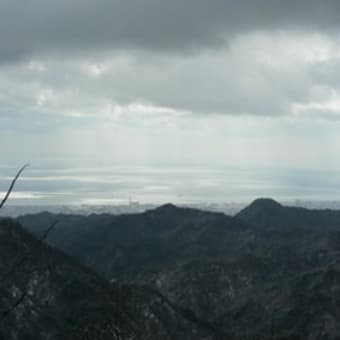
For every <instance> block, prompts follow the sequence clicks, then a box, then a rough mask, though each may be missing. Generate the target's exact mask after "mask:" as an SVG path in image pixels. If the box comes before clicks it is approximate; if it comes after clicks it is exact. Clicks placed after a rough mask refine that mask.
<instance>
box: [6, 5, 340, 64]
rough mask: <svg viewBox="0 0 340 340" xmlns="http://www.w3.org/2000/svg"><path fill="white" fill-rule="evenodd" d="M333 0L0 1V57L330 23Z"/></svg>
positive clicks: (174, 44) (173, 45)
mask: <svg viewBox="0 0 340 340" xmlns="http://www.w3.org/2000/svg"><path fill="white" fill-rule="evenodd" d="M339 14H340V2H339V1H337V0H328V1H320V0H308V1H307V0H294V1H293V0H289V1H282V0H248V1H244V0H243V1H242V0H239V1H234V0H210V1H208V0H171V1H163V0H135V1H133V0H111V1H110V0H98V1H90V0H56V1H48V2H47V1H45V0H30V1H25V2H21V1H13V0H0V42H1V45H0V59H2V60H3V61H12V60H15V59H17V58H20V57H23V56H25V55H28V54H31V53H38V52H40V51H46V50H51V49H53V50H57V51H58V50H62V51H64V50H69V49H75V50H77V49H92V48H101V47H102V48H136V49H148V50H149V49H151V50H159V51H165V52H167V51H168V52H169V51H174V52H176V53H178V52H194V51H195V50H199V49H201V48H210V47H217V46H219V45H221V44H223V43H225V42H226V41H227V40H228V38H230V37H232V36H234V35H235V34H238V33H244V32H248V31H253V30H273V29H274V30H275V29H302V30H318V31H320V30H321V31H324V30H332V29H334V28H336V26H337V24H338V18H339Z"/></svg>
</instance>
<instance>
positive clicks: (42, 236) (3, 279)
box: [0, 220, 59, 283]
mask: <svg viewBox="0 0 340 340" xmlns="http://www.w3.org/2000/svg"><path fill="white" fill-rule="evenodd" d="M58 223H59V221H58V220H56V221H54V222H53V223H52V224H51V225H50V227H48V228H47V229H46V231H44V233H43V234H42V235H41V236H40V238H39V239H38V241H39V242H42V241H44V240H45V239H46V238H47V236H48V235H49V233H50V232H51V231H52V230H53V229H54V228H55V226H56V225H57V224H58ZM28 257H29V255H27V254H25V255H23V256H22V257H21V258H20V259H19V260H18V261H15V263H14V264H13V265H12V267H11V268H10V269H9V270H8V271H7V273H5V275H3V276H2V277H1V279H0V283H1V282H4V281H5V280H6V279H7V278H8V277H10V276H11V275H12V274H13V273H14V272H15V271H16V270H17V269H18V268H19V267H20V266H21V265H22V264H24V262H25V261H26V260H27V258H28Z"/></svg>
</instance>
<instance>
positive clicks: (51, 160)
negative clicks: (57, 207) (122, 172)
mask: <svg viewBox="0 0 340 340" xmlns="http://www.w3.org/2000/svg"><path fill="white" fill-rule="evenodd" d="M339 17H340V2H339V1H335V0H333V1H331V0H329V1H317V0H311V1H305V0H304V1H275V0H249V1H229V0H212V1H207V0H187V1H185V0H184V1H183V0H182V1H177V0H173V1H162V0H135V1H132V0H124V1H123V0H121V1H118V0H115V1H110V0H99V1H88V0H57V1H52V2H46V1H43V0H29V1H26V2H19V1H13V0H12V1H9V0H0V133H1V138H2V140H3V141H4V142H3V143H1V144H0V154H1V157H2V162H3V163H4V165H6V166H10V167H16V166H17V164H18V163H21V162H23V161H24V162H26V161H27V162H32V163H34V164H36V166H39V164H40V165H46V164H49V165H51V166H52V167H53V165H56V164H58V166H71V167H73V166H84V167H86V166H91V165H93V164H96V166H98V165H100V164H103V165H104V164H105V165H108V166H111V165H115V166H116V165H117V164H118V165H129V164H130V165H131V166H132V165H133V166H136V164H137V165H141V166H148V167H150V166H155V167H160V166H161V165H163V166H165V165H168V166H173V165H174V164H175V165H185V166H187V167H189V168H190V167H191V168H192V169H194V168H195V167H196V166H197V164H200V165H202V164H205V165H206V166H211V167H212V168H214V167H218V166H221V165H223V166H231V167H234V166H236V167H238V168H248V167H249V168H271V169H275V167H276V168H280V169H282V168H289V169H290V171H293V170H294V171H295V170H296V169H300V170H299V171H301V169H305V171H310V170H320V171H321V170H322V171H323V170H332V171H338V170H339V169H340V158H339V157H338V155H339V152H340V138H339V137H338V131H339V129H338V128H339V123H340V121H339V118H340V92H339V91H340V81H339V79H340V78H339V66H340V44H339V40H340V39H339V38H340V24H339V20H338V19H339ZM338 158H339V159H338ZM208 173H209V171H208ZM211 173H212V175H211V176H212V177H213V176H214V175H213V171H212V172H211ZM176 176H177V177H176V178H178V176H180V174H177V175H176ZM273 178H275V172H274V170H272V173H271V181H273ZM148 180H150V182H152V178H150V176H149V177H148ZM262 180H263V178H261V181H262ZM126 181H127V182H126V184H125V186H126V188H128V187H129V184H128V180H126ZM169 181H170V182H173V181H175V177H174V178H172V179H171V178H169ZM256 181H257V180H256V178H254V183H255V182H256ZM278 181H280V180H278ZM155 182H157V179H156V178H155ZM208 182H209V181H208ZM236 182H237V183H239V181H237V180H236ZM1 183H2V185H3V186H6V185H5V182H4V180H2V182H1ZM1 183H0V184H1ZM58 183H59V182H58ZM214 183H215V182H214ZM256 183H257V182H256ZM261 183H262V182H261ZM54 184H55V183H54ZM156 184H157V183H156ZM214 185H216V183H215V184H214ZM220 185H223V183H222V182H221V183H220ZM164 186H168V187H169V188H170V189H169V190H170V191H171V193H172V196H171V197H174V196H173V195H176V192H177V191H176V190H177V189H175V188H174V187H173V186H171V185H170V184H169V183H168V184H167V183H164V181H163V182H161V183H160V184H159V186H157V185H156V186H155V187H156V188H157V187H159V188H164ZM241 186H242V185H241V184H240V187H241ZM75 187H76V186H75ZM243 187H244V186H243ZM251 187H252V186H251V185H250V184H249V183H248V182H247V188H251ZM50 188H51V190H55V185H52V184H51V185H50ZM273 188H275V183H274V184H273ZM27 189H28V188H27ZM213 189H214V188H213V187H211V188H208V187H207V188H206V190H207V191H206V192H207V193H208V192H209V194H212V193H213V192H214V190H213ZM281 189H282V188H281ZM281 189H280V190H281ZM120 190H122V191H124V184H121V186H120ZM188 190H189V189H188ZM190 190H192V193H193V192H194V188H193V187H192V188H191V189H190ZM249 190H250V189H249ZM31 191H34V190H31ZM97 191H98V193H99V192H100V190H99V187H98V190H97ZM202 192H203V191H200V193H201V194H200V195H201V196H204V195H203V194H202ZM280 192H281V193H282V192H284V188H283V189H282V190H281V191H280ZM292 192H293V191H290V195H291V194H292ZM296 194H297V196H298V192H297V193H296ZM162 195H163V194H162ZM235 195H236V196H237V195H239V194H237V193H235ZM156 196H157V195H155V197H156ZM250 196H252V195H249V192H248V194H247V196H246V197H250ZM77 197H78V196H77ZM162 197H165V196H162ZM220 198H221V195H220V196H219V199H220Z"/></svg>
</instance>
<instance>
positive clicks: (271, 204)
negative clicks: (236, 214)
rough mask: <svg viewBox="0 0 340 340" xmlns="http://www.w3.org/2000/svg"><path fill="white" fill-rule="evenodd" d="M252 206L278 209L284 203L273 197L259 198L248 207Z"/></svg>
mask: <svg viewBox="0 0 340 340" xmlns="http://www.w3.org/2000/svg"><path fill="white" fill-rule="evenodd" d="M250 207H257V208H262V209H277V208H281V207H282V205H281V204H280V203H279V202H277V201H275V200H274V199H272V198H257V199H256V200H254V201H253V202H252V203H251V204H250V205H249V206H248V208H250Z"/></svg>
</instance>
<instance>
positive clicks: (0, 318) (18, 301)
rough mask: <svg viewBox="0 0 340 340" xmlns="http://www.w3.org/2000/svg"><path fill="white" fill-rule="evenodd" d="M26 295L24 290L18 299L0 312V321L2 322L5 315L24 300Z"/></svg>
mask: <svg viewBox="0 0 340 340" xmlns="http://www.w3.org/2000/svg"><path fill="white" fill-rule="evenodd" d="M26 296H27V292H26V291H25V292H23V293H22V294H21V296H20V297H19V298H18V300H17V301H16V302H15V303H14V304H13V305H12V306H11V307H9V308H8V309H7V310H5V311H4V312H2V314H1V316H0V322H2V321H3V320H4V319H6V318H7V316H8V315H9V314H11V313H12V312H13V311H14V310H15V309H16V308H17V307H18V306H19V305H20V304H21V303H22V302H23V301H24V299H25V297H26Z"/></svg>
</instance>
